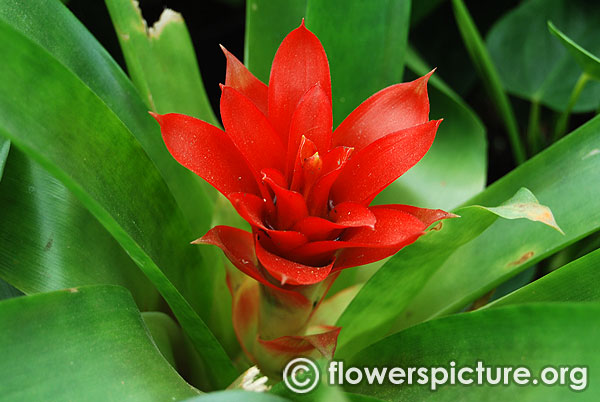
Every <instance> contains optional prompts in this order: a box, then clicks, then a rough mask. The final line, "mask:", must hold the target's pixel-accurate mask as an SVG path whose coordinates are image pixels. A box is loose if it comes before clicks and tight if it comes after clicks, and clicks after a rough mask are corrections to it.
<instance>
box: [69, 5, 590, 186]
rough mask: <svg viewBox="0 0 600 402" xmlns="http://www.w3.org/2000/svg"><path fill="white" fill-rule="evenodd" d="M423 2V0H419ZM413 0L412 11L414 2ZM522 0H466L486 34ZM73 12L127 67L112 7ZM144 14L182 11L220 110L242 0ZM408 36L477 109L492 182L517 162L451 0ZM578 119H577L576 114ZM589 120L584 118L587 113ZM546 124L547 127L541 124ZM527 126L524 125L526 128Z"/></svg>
mask: <svg viewBox="0 0 600 402" xmlns="http://www.w3.org/2000/svg"><path fill="white" fill-rule="evenodd" d="M421 1H422V0H421ZM415 3H416V2H413V12H414V4H415ZM518 3H519V1H518V0H504V1H476V0H474V1H467V2H466V4H467V7H468V8H469V11H470V12H471V14H472V16H473V18H474V20H475V23H476V24H477V27H478V28H479V30H480V32H481V34H482V35H483V36H485V34H486V32H487V31H488V29H489V28H490V27H491V26H492V24H493V23H494V22H495V21H496V20H497V19H498V18H499V17H501V16H502V15H503V14H504V13H506V12H507V11H508V10H510V9H511V8H513V7H515V6H516V5H517V4H518ZM67 5H68V7H69V8H70V9H71V11H72V12H73V13H74V14H75V15H76V16H77V18H78V19H79V20H80V21H82V22H83V23H84V24H85V25H86V27H87V28H88V29H89V30H90V31H91V32H92V34H94V36H95V37H96V38H97V39H98V40H99V41H100V42H101V43H102V45H103V46H104V47H105V48H106V49H107V50H108V51H109V52H110V53H111V54H112V55H113V57H114V58H115V59H116V60H117V62H118V63H119V64H120V65H121V66H122V67H123V69H126V68H125V64H124V61H123V56H122V54H121V50H120V48H119V43H118V41H117V37H116V35H115V33H114V30H113V27H112V24H111V21H110V17H109V15H108V11H107V10H106V6H105V5H104V2H103V1H102V0H93V1H90V0H70V1H69V2H68V3H67ZM140 7H141V9H142V13H143V15H144V18H145V19H146V21H147V22H148V25H149V26H151V25H152V24H153V23H154V22H155V21H157V20H158V18H159V16H160V14H161V12H162V11H163V9H164V8H166V7H168V8H171V9H173V10H175V11H178V12H180V13H181V14H182V15H183V17H184V18H185V21H186V24H187V26H188V29H189V31H190V34H191V37H192V40H193V43H194V47H195V50H196V54H197V56H198V64H199V66H200V71H201V73H202V77H203V80H204V83H205V88H206V91H207V93H208V96H209V99H210V100H211V103H212V105H213V107H214V108H215V110H218V98H219V96H220V89H219V85H218V84H219V83H220V82H223V81H224V77H225V58H224V56H223V54H222V52H221V50H220V48H219V46H218V45H219V44H223V45H224V46H225V47H226V48H227V49H228V50H229V51H231V52H232V53H234V54H235V55H237V56H238V58H240V59H242V56H243V48H244V24H245V1H244V0H187V1H186V0H140ZM409 40H410V41H411V43H412V44H413V46H414V47H415V48H416V49H417V50H418V51H419V52H420V53H421V55H422V56H423V57H424V58H425V60H426V61H427V62H428V64H429V65H431V66H436V67H437V68H438V69H437V72H436V74H439V76H440V77H442V78H443V79H444V80H445V81H446V82H447V83H448V84H449V85H450V86H451V87H452V88H453V89H454V90H455V91H457V92H458V93H459V94H460V95H461V96H462V97H463V99H465V101H466V102H467V103H468V104H469V105H470V106H471V107H472V108H473V109H474V110H475V112H476V113H477V115H478V116H479V117H480V119H481V120H482V121H483V123H484V125H485V126H486V129H487V134H488V142H489V148H488V153H489V155H488V156H489V162H488V164H489V168H488V170H489V173H488V182H489V183H491V182H493V181H495V180H497V179H498V178H500V177H502V176H503V175H504V174H506V173H508V172H509V171H510V170H512V169H513V168H514V167H515V163H514V161H513V159H512V155H511V152H510V149H509V147H508V142H507V139H506V138H507V137H506V133H505V131H504V129H503V125H502V122H501V120H500V119H499V118H498V115H497V113H496V112H495V110H494V108H493V105H492V103H491V102H490V101H489V100H488V97H487V95H486V93H485V91H484V89H483V87H482V85H481V83H480V82H479V80H478V79H477V77H476V75H475V71H474V69H473V67H472V65H471V61H470V59H469V57H468V55H467V53H466V50H465V48H464V46H463V45H462V40H461V37H460V34H459V32H458V29H457V27H456V24H455V23H454V14H453V12H452V8H451V5H450V2H448V1H441V4H440V5H439V6H438V7H437V8H436V9H434V11H433V12H432V13H430V14H429V15H427V16H426V17H425V18H423V19H421V20H420V21H419V22H418V23H417V24H413V26H412V27H411V30H410V35H409ZM511 100H512V101H513V103H514V106H515V112H516V113H517V119H518V120H519V123H520V126H521V127H522V128H523V127H525V126H526V124H527V123H526V121H527V111H528V106H527V105H526V102H524V101H522V100H519V99H515V98H511ZM573 120H574V124H576V123H577V117H576V116H575V118H574V119H573ZM584 120H585V118H584ZM542 129H543V128H542ZM522 131H523V130H522Z"/></svg>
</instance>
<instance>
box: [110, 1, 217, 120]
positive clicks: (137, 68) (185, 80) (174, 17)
mask: <svg viewBox="0 0 600 402" xmlns="http://www.w3.org/2000/svg"><path fill="white" fill-rule="evenodd" d="M106 6H107V8H108V11H109V13H110V16H111V18H112V21H113V24H114V26H115V30H116V32H117V37H118V38H119V43H120V44H121V49H122V50H123V55H124V56H125V61H126V63H127V69H128V70H129V74H130V75H131V79H132V80H133V82H134V84H135V86H136V87H137V88H138V90H139V91H140V93H141V94H142V96H143V98H144V100H145V101H146V104H147V105H148V106H150V107H151V108H152V110H154V111H156V112H158V113H172V112H177V113H183V114H187V115H190V116H194V117H197V118H199V119H202V120H204V121H207V122H209V123H211V124H213V125H218V124H219V122H218V120H217V119H216V117H215V115H214V113H213V111H212V108H211V106H210V103H209V101H208V96H207V95H206V91H205V89H204V84H203V83H202V77H201V76H200V70H199V69H198V63H197V61H196V53H195V52H194V46H193V44H192V40H191V38H190V34H189V32H188V30H187V27H186V25H185V21H184V20H183V17H182V16H181V14H179V13H177V12H175V11H173V10H171V9H168V8H165V9H164V10H163V12H162V14H161V16H160V18H159V20H158V21H157V22H156V23H155V24H154V26H152V27H150V28H148V26H147V24H146V21H145V20H144V18H143V17H142V12H141V10H140V8H139V5H138V2H137V1H133V0H126V1H123V0H106Z"/></svg>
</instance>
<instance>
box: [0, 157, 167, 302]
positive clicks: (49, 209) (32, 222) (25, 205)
mask: <svg viewBox="0 0 600 402" xmlns="http://www.w3.org/2000/svg"><path fill="white" fill-rule="evenodd" d="M0 205H1V206H2V208H1V209H0V221H1V222H2V230H0V277H2V278H3V279H4V280H6V281H8V282H9V283H10V284H11V285H13V286H15V287H16V288H18V289H20V290H21V291H22V292H25V293H27V294H31V293H39V292H48V291H52V290H59V289H65V288H70V287H76V286H82V285H92V284H114V285H121V286H125V287H127V288H128V289H129V290H130V291H131V293H132V294H133V295H134V299H135V300H136V302H137V304H138V307H139V308H140V309H146V310H147V309H153V308H158V303H159V295H158V293H157V292H156V289H154V287H153V286H152V284H151V283H150V282H149V281H148V279H147V278H146V277H145V276H144V274H143V273H142V272H141V271H140V270H139V268H138V267H137V266H136V265H135V263H134V262H133V261H132V260H131V258H129V256H128V255H127V253H125V251H124V250H123V248H122V247H121V246H120V244H119V243H117V242H116V241H115V239H114V238H113V237H112V236H111V235H110V233H108V232H107V231H106V229H104V227H103V226H102V225H100V223H98V221H97V220H96V219H95V218H94V217H93V216H92V215H91V214H90V213H89V212H88V211H87V210H86V209H85V208H84V207H83V205H81V203H80V202H79V200H77V199H76V198H75V197H74V196H73V195H72V194H71V192H70V191H69V190H68V189H67V188H65V186H64V185H63V184H62V183H60V182H59V181H58V180H57V179H55V178H54V177H52V176H51V175H50V174H48V172H46V171H45V170H44V169H42V168H41V167H40V166H39V165H38V164H37V163H35V162H34V161H32V160H31V159H29V158H27V157H26V156H25V155H24V154H23V153H22V152H21V151H20V150H19V149H13V150H11V153H10V156H9V158H8V161H7V165H6V171H5V175H4V178H3V180H2V181H1V182H0Z"/></svg>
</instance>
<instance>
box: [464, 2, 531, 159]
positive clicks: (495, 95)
mask: <svg viewBox="0 0 600 402" xmlns="http://www.w3.org/2000/svg"><path fill="white" fill-rule="evenodd" d="M452 6H453V9H454V16H455V19H456V24H457V25H458V29H459V31H460V33H461V35H462V38H463V42H464V44H465V46H466V48H467V51H468V52H469V55H470V56H471V60H472V61H473V64H474V65H475V68H476V69H477V72H478V73H479V78H480V79H481V80H482V82H483V84H484V85H485V87H486V90H487V92H488V93H489V95H490V97H491V101H492V102H493V103H494V106H495V107H496V109H497V110H498V113H500V117H501V118H502V122H503V124H504V127H505V129H506V132H507V134H508V139H509V141H510V145H511V148H512V153H513V157H514V159H515V162H516V163H517V164H521V163H523V162H524V161H525V149H524V147H523V144H522V141H521V138H520V136H519V126H518V124H517V119H516V118H515V114H514V111H513V109H512V106H511V104H510V101H509V99H508V96H507V95H506V93H505V92H504V90H503V89H502V84H501V82H500V77H499V74H498V71H497V70H496V67H495V66H494V63H493V62H492V60H491V59H490V55H489V54H488V51H487V49H486V48H485V45H484V43H483V39H482V38H481V35H480V34H479V31H478V30H477V26H476V25H475V22H474V21H473V19H472V18H471V15H470V14H469V10H467V7H466V6H465V4H464V3H463V1H462V0H452Z"/></svg>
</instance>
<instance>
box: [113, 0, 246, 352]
mask: <svg viewBox="0 0 600 402" xmlns="http://www.w3.org/2000/svg"><path fill="white" fill-rule="evenodd" d="M106 5H107V7H108V10H109V12H110V15H111V18H112V21H113V24H114V26H115V30H116V32H117V36H118V38H119V42H120V44H121V49H122V50H123V54H124V55H125V61H126V62H127V68H128V70H129V74H130V75H131V77H132V80H133V82H134V83H135V85H136V87H137V88H138V90H139V92H140V93H142V94H143V95H144V98H145V99H146V103H147V104H148V105H149V107H151V108H152V110H154V111H156V112H158V113H182V114H187V115H190V116H194V117H197V118H199V119H202V120H204V121H207V122H209V123H211V124H213V125H217V126H218V125H219V122H218V120H217V119H216V117H215V115H214V113H213V111H212V108H211V106H210V103H209V101H208V97H207V95H206V91H205V90H204V84H203V83H202V77H201V76H200V71H199V69H198V64H197V61H196V54H195V52H194V47H193V44H192V41H191V38H190V35H189V33H188V30H187V28H186V25H185V22H184V20H183V17H182V16H181V14H179V13H176V12H174V11H173V10H170V9H165V10H164V11H163V13H162V14H161V17H160V19H159V20H158V21H157V22H156V23H155V24H154V26H153V27H151V28H148V27H147V24H146V21H145V20H144V19H143V17H142V14H141V10H140V9H139V5H138V3H137V2H135V1H131V0H127V1H122V0H106ZM188 173H189V172H188ZM196 179H197V181H198V182H201V183H202V188H203V189H204V192H205V193H206V194H207V195H208V196H209V197H210V198H211V205H210V208H208V205H200V206H199V205H198V204H197V203H196V201H197V200H196V199H194V198H191V199H189V202H190V203H191V204H193V205H189V208H190V210H196V211H198V213H199V214H200V215H202V216H198V218H199V219H198V220H197V221H193V222H191V224H192V228H193V230H194V233H197V235H196V237H200V236H201V235H202V234H204V232H205V231H206V230H207V229H208V228H209V227H210V226H212V225H211V219H213V218H214V216H213V215H211V213H213V214H214V213H215V212H216V211H215V202H216V197H217V192H216V190H215V189H214V188H212V187H211V186H210V185H209V184H208V183H206V182H205V181H204V180H202V179H200V177H196ZM195 189H196V190H197V191H199V190H200V187H198V186H196V187H195ZM231 212H233V213H235V212H234V211H231ZM235 214H236V215H237V213H235ZM200 219H202V221H201V222H199V221H200ZM202 252H203V253H204V255H205V256H209V258H210V261H211V262H210V264H209V266H210V268H209V269H210V270H211V272H212V274H211V283H208V284H207V285H210V287H211V289H212V290H211V294H212V295H213V298H212V299H213V300H212V304H211V306H212V309H211V310H210V314H206V313H204V314H203V317H206V318H205V319H206V320H207V323H208V324H209V326H210V327H211V329H212V330H213V332H215V335H217V336H218V338H219V339H220V340H221V342H222V343H224V346H226V348H227V350H228V351H230V353H235V352H238V351H239V346H238V342H237V339H236V337H235V333H234V331H233V327H232V324H231V318H230V315H231V313H230V312H231V297H230V294H229V290H228V289H227V285H226V282H225V271H224V269H223V268H222V267H221V264H220V261H221V251H220V250H218V249H216V248H207V249H203V250H202ZM199 308H202V309H203V310H205V311H206V310H208V309H207V308H206V306H199Z"/></svg>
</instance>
